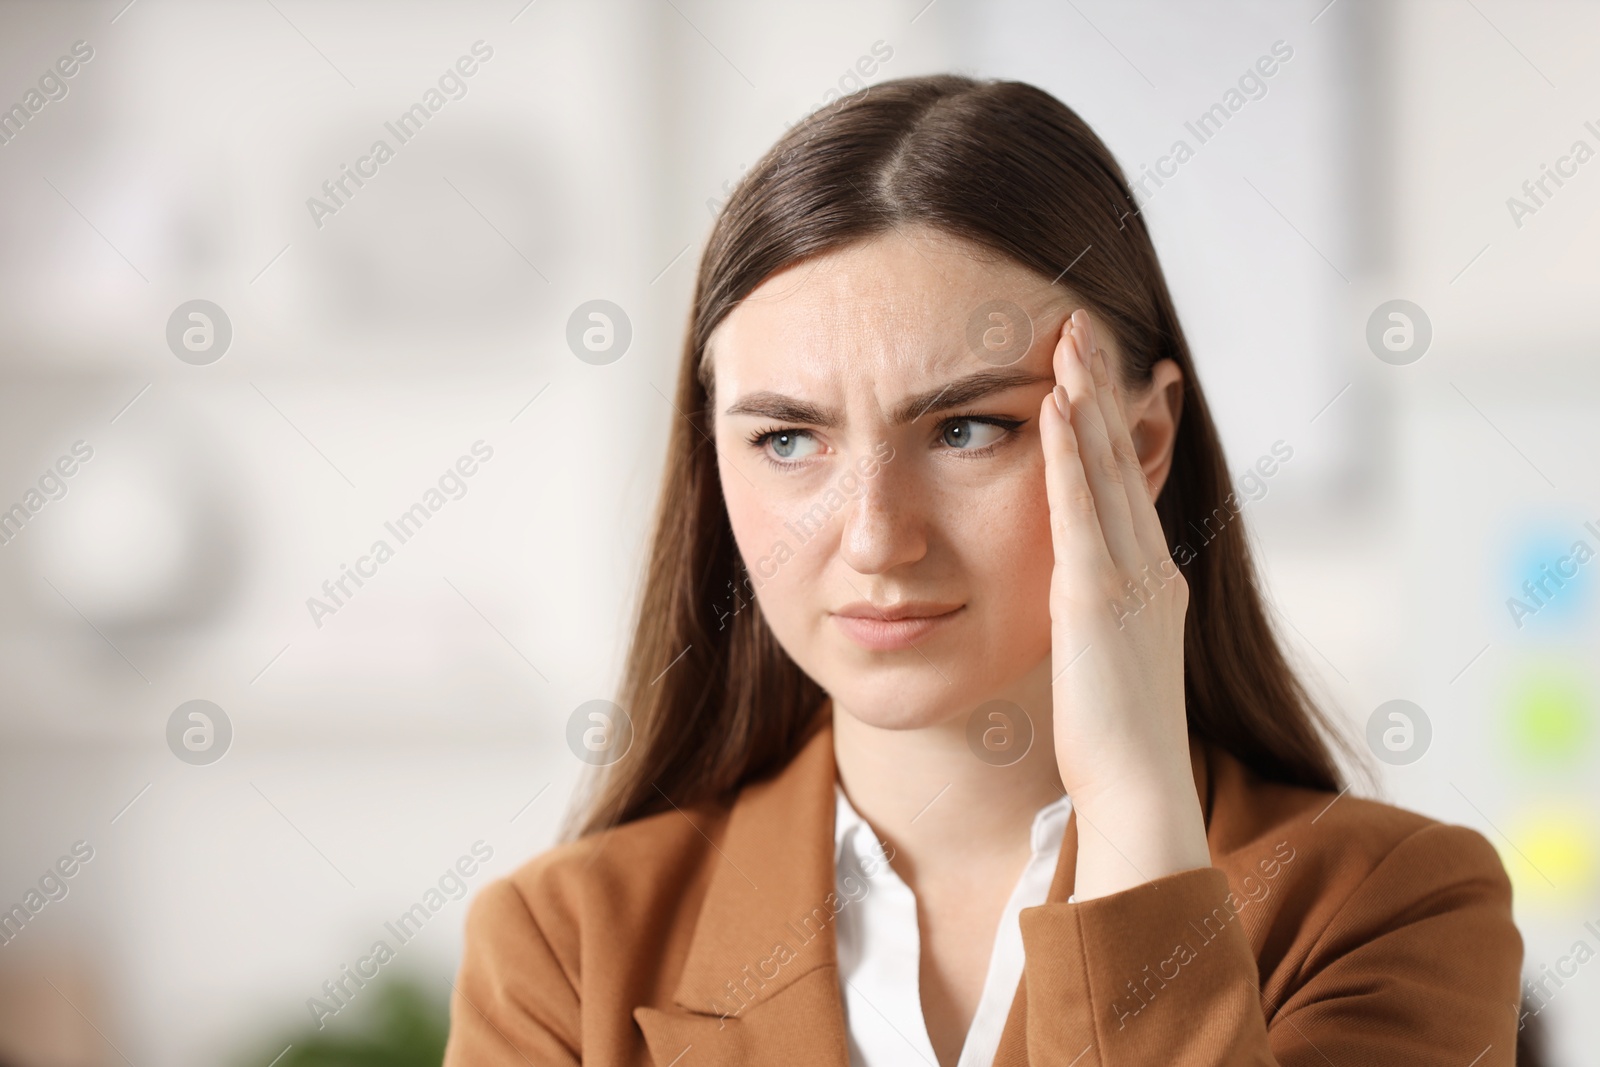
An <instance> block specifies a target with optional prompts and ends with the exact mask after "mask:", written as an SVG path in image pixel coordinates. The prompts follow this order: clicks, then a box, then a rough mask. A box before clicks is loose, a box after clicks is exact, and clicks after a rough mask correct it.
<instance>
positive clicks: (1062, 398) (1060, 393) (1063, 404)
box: [1054, 385, 1070, 419]
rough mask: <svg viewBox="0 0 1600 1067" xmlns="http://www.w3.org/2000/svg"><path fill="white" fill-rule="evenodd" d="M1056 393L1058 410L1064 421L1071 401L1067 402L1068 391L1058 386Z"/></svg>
mask: <svg viewBox="0 0 1600 1067" xmlns="http://www.w3.org/2000/svg"><path fill="white" fill-rule="evenodd" d="M1054 393H1055V398H1056V410H1057V411H1059V412H1060V413H1061V417H1062V418H1063V419H1064V418H1066V417H1067V407H1068V405H1069V404H1070V401H1068V400H1067V391H1066V390H1065V389H1063V388H1061V386H1059V385H1058V386H1056V387H1055V390H1054Z"/></svg>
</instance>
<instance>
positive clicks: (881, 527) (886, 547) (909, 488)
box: [839, 461, 928, 574]
mask: <svg viewBox="0 0 1600 1067" xmlns="http://www.w3.org/2000/svg"><path fill="white" fill-rule="evenodd" d="M861 484H862V488H861V492H860V493H859V494H857V495H856V496H855V498H854V499H853V500H851V501H850V503H848V504H847V505H846V506H845V509H844V527H843V529H842V530H841V531H840V534H839V556H840V558H842V559H843V560H844V561H845V563H847V564H849V565H850V568H851V569H852V570H854V571H856V573H858V574H880V573H884V572H887V571H891V570H893V569H894V568H895V567H898V566H901V565H903V564H906V563H914V562H916V561H917V560H919V559H921V558H922V557H923V556H925V555H927V553H928V522H927V515H926V514H925V510H924V509H925V506H926V505H925V503H924V502H925V501H926V500H927V494H926V493H924V492H922V491H920V489H919V486H918V483H917V480H916V478H915V472H914V471H912V470H911V469H910V465H909V464H907V463H904V462H902V463H900V465H899V466H898V467H897V466H896V465H895V463H894V462H893V461H890V462H887V463H883V464H880V465H879V466H878V468H877V470H876V472H875V473H874V474H873V476H872V477H870V478H863V479H862V480H861Z"/></svg>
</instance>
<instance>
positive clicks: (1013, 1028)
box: [993, 737, 1211, 1067]
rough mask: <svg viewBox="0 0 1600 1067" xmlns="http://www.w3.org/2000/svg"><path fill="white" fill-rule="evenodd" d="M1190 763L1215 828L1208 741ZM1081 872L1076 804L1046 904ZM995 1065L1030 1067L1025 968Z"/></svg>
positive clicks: (1198, 745)
mask: <svg viewBox="0 0 1600 1067" xmlns="http://www.w3.org/2000/svg"><path fill="white" fill-rule="evenodd" d="M1189 767H1190V769H1191V770H1192V771H1193V772H1194V782H1195V791H1196V792H1197V793H1198V794H1199V798H1200V810H1201V812H1202V813H1203V814H1204V816H1205V823H1206V829H1207V830H1208V831H1209V830H1210V829H1211V789H1210V773H1209V768H1208V767H1207V764H1206V749H1205V745H1204V744H1203V743H1202V742H1200V741H1198V740H1196V739H1194V738H1192V737H1191V738H1190V739H1189ZM1077 872H1078V812H1077V809H1076V808H1074V809H1073V811H1072V813H1071V814H1070V815H1069V816H1067V826H1066V829H1065V830H1064V831H1063V832H1062V835H1061V853H1060V855H1058V856H1057V857H1056V871H1055V876H1054V877H1053V878H1052V879H1051V880H1050V891H1049V892H1048V893H1046V894H1045V903H1046V904H1063V903H1065V902H1066V900H1067V898H1068V897H1070V896H1072V887H1073V884H1074V882H1075V880H1076V876H1077ZM993 1067H1028V976H1027V973H1026V972H1024V973H1023V975H1022V977H1020V978H1019V979H1018V980H1017V995H1016V996H1015V997H1014V998H1012V1001H1011V1012H1010V1014H1009V1015H1007V1016H1006V1025H1005V1029H1003V1030H1002V1031H1001V1032H1000V1044H999V1046H998V1047H997V1048H996V1049H995V1054H994V1065H993Z"/></svg>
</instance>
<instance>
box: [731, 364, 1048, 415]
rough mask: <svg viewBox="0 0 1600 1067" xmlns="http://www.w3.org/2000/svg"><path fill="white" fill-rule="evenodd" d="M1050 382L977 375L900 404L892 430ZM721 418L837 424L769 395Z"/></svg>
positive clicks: (1005, 373) (816, 409) (1011, 374)
mask: <svg viewBox="0 0 1600 1067" xmlns="http://www.w3.org/2000/svg"><path fill="white" fill-rule="evenodd" d="M1054 380H1055V379H1054V378H1051V377H1048V376H1046V375H1042V374H1028V373H1025V372H1023V371H1014V370H986V371H979V372H978V373H976V374H970V375H968V376H967V377H965V378H957V379H956V380H954V381H952V382H947V383H945V384H944V385H942V386H940V387H939V388H937V389H929V390H927V391H926V392H922V393H917V394H915V395H914V396H909V397H907V398H906V399H904V400H902V401H901V402H900V404H899V406H898V407H896V408H895V409H894V415H893V423H894V425H896V426H903V425H905V424H906V423H909V422H915V421H916V420H917V419H919V418H921V417H922V416H924V415H926V414H927V413H928V412H930V411H948V410H950V409H951V408H958V407H963V406H965V405H967V404H970V403H972V402H973V401H975V400H979V399H982V398H983V397H986V396H989V395H991V394H993V393H1000V392H1004V391H1005V390H1007V389H1015V388H1017V387H1018V386H1022V385H1034V384H1037V383H1039V382H1050V381H1054ZM723 414H724V415H760V416H764V417H766V418H769V419H773V420H775V421H778V422H793V423H804V424H806V425H808V426H820V427H822V428H823V429H833V428H834V427H836V426H837V425H838V424H839V422H840V419H839V416H838V415H837V414H836V413H835V412H833V411H832V410H830V409H828V408H825V407H823V406H821V405H820V404H813V403H811V402H809V401H806V400H797V399H795V398H794V397H791V396H784V395H783V394H782V393H774V392H771V391H763V392H759V393H751V394H750V395H748V396H746V397H743V398H741V399H740V400H738V401H736V402H735V403H733V404H731V405H730V406H729V407H728V409H727V410H726V411H724V412H723Z"/></svg>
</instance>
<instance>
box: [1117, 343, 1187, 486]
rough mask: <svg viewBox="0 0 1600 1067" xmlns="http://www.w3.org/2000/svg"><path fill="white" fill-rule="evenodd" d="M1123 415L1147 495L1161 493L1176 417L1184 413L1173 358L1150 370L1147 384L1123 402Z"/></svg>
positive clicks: (1180, 378)
mask: <svg viewBox="0 0 1600 1067" xmlns="http://www.w3.org/2000/svg"><path fill="white" fill-rule="evenodd" d="M1122 414H1123V417H1124V418H1125V419H1127V422H1128V433H1129V435H1130V436H1131V437H1132V438H1133V448H1134V451H1135V452H1137V453H1138V454H1139V466H1140V467H1142V468H1143V469H1144V478H1145V482H1146V484H1148V485H1149V487H1150V499H1151V500H1155V499H1157V498H1158V497H1160V495H1161V488H1162V486H1164V485H1166V483H1167V475H1168V474H1169V473H1170V472H1171V470H1172V452H1173V446H1174V445H1175V444H1176V443H1177V440H1178V419H1179V418H1180V417H1181V416H1182V414H1183V371H1182V370H1180V369H1179V367H1178V364H1177V363H1176V362H1175V361H1174V360H1170V359H1163V360H1161V361H1160V362H1159V363H1157V364H1156V365H1155V366H1154V367H1152V368H1151V370H1150V384H1149V386H1148V387H1146V388H1145V389H1144V391H1143V392H1141V393H1140V394H1139V395H1137V396H1130V397H1127V398H1126V399H1125V400H1124V402H1123V412H1122Z"/></svg>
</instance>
